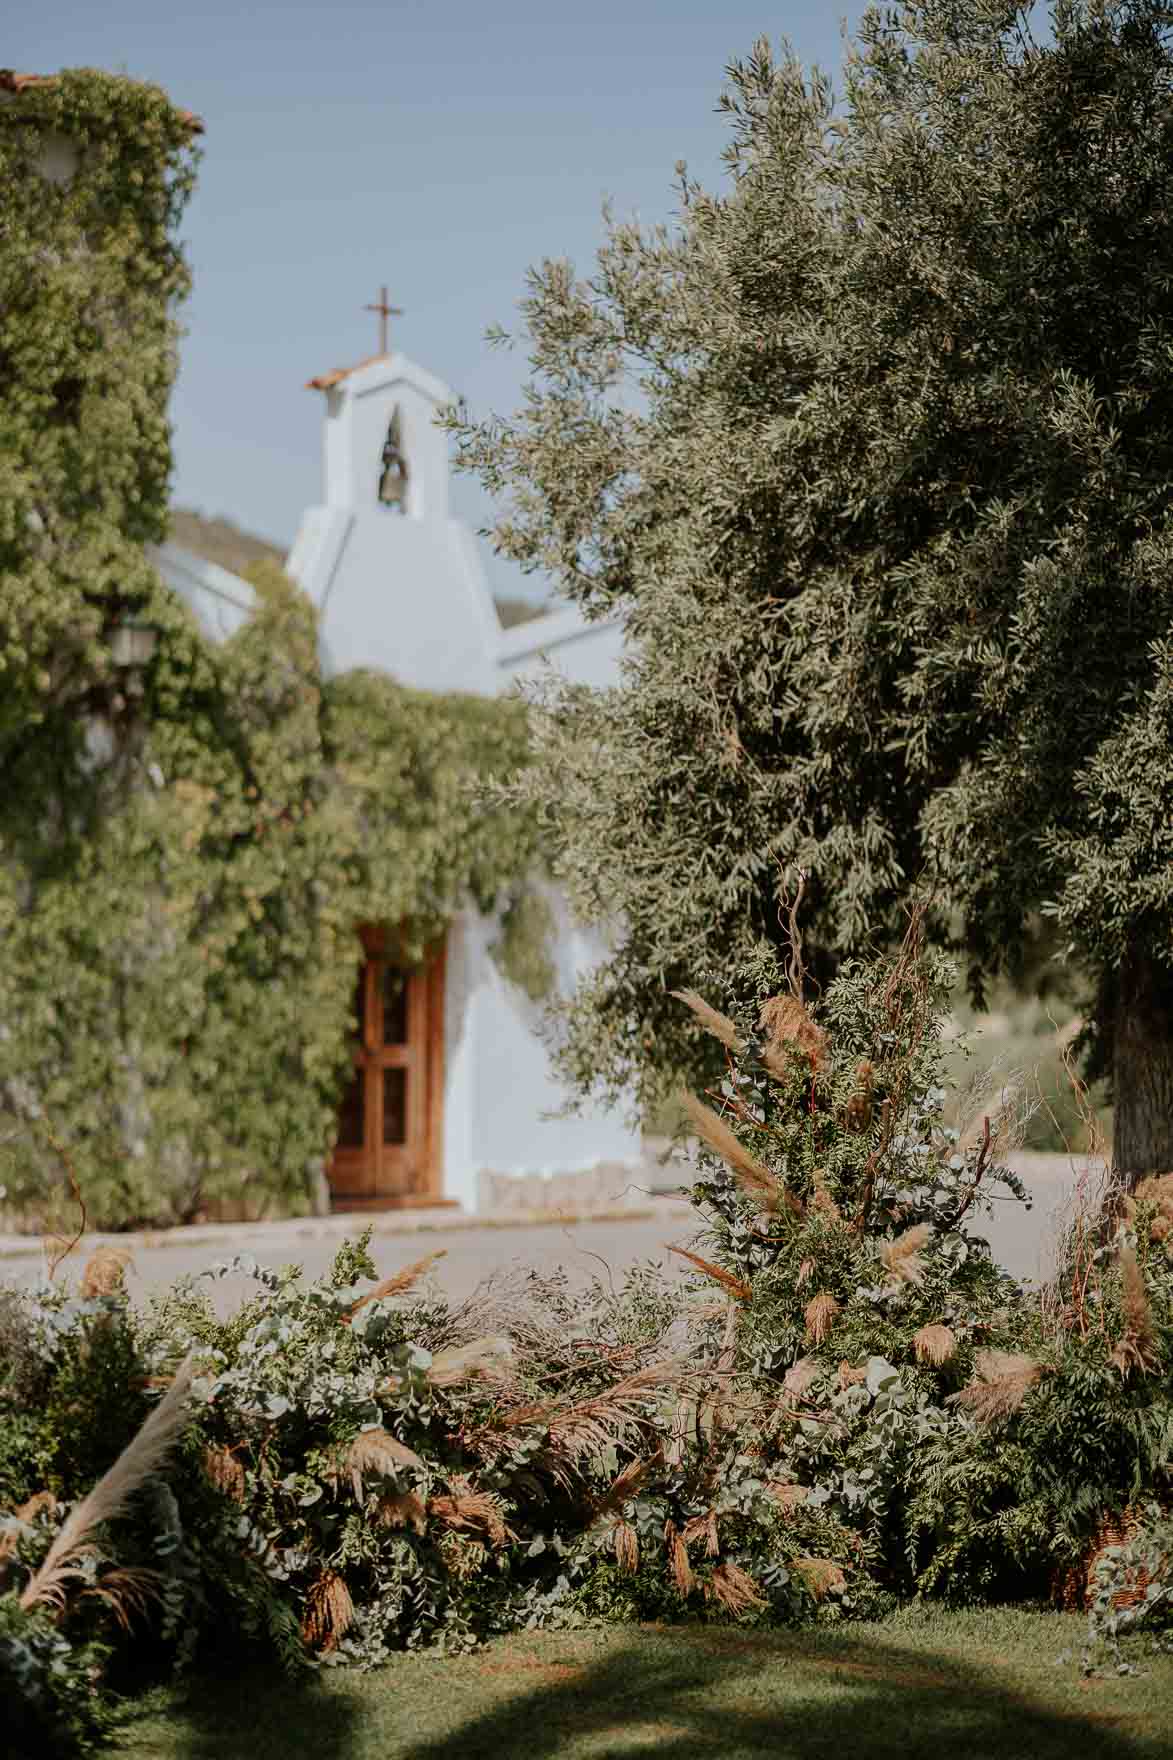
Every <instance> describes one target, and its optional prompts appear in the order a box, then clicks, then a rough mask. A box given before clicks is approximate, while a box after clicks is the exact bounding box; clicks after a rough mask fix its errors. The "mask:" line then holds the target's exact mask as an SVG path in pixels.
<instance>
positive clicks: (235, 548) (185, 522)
mask: <svg viewBox="0 0 1173 1760" xmlns="http://www.w3.org/2000/svg"><path fill="white" fill-rule="evenodd" d="M168 536H169V537H170V538H171V540H172V542H173V543H176V544H178V545H180V546H181V548H182V549H184V550H190V551H191V553H192V555H193V556H202V557H203V559H204V561H205V562H214V563H216V564H217V565H218V567H220V568H226V569H227V570H228V572H229V573H230V574H243V572H244V570H245V569H246V568H247V567H248V565H249V563H250V562H276V563H279V564H282V565H283V564H284V562H285V557H286V552H285V551H284V550H282V548H281V546H280V545H279V544H270V543H269V542H268V541H267V540H266V539H264V538H258V537H255V536H254V535H253V533H252V532H242V531H241V529H240V527H239V526H236V525H233V523H232V521H231V520H230V519H208V518H206V516H205V515H204V514H202V513H193V512H192V510H191V509H190V508H187V507H173V508H172V509H171V530H170V532H169V534H168Z"/></svg>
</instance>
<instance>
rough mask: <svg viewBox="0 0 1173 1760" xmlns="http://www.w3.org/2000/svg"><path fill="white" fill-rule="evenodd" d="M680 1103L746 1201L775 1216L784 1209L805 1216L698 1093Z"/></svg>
mask: <svg viewBox="0 0 1173 1760" xmlns="http://www.w3.org/2000/svg"><path fill="white" fill-rule="evenodd" d="M680 1100H681V1104H682V1105H683V1107H684V1110H685V1111H686V1112H687V1113H688V1115H689V1117H690V1118H691V1119H692V1122H693V1124H694V1125H695V1126H696V1129H697V1134H698V1135H699V1136H700V1137H701V1138H702V1140H703V1141H704V1142H706V1143H707V1144H708V1146H709V1148H710V1149H712V1150H713V1151H714V1153H715V1154H717V1155H719V1156H720V1157H721V1159H722V1161H723V1162H724V1163H725V1165H726V1167H728V1169H729V1171H730V1173H731V1174H732V1175H733V1177H734V1179H735V1180H736V1181H737V1183H738V1185H739V1186H740V1187H741V1189H742V1191H743V1192H744V1193H745V1195H746V1197H747V1198H751V1199H752V1200H753V1202H754V1203H755V1204H760V1205H761V1207H762V1209H763V1210H769V1211H771V1212H773V1213H775V1214H776V1213H777V1212H779V1211H782V1210H789V1211H790V1212H791V1214H792V1215H794V1216H801V1215H803V1214H804V1212H803V1207H802V1205H801V1204H800V1203H799V1201H798V1199H797V1198H796V1197H795V1196H794V1194H793V1192H788V1191H787V1190H786V1189H785V1187H784V1186H783V1185H781V1183H780V1182H779V1181H778V1180H776V1179H775V1178H774V1175H773V1174H772V1173H771V1172H770V1170H769V1168H767V1167H763V1166H762V1164H761V1162H760V1161H759V1160H758V1159H757V1158H756V1156H754V1155H751V1154H750V1152H749V1150H748V1149H747V1148H746V1147H745V1146H744V1144H742V1143H740V1142H738V1140H737V1138H736V1137H735V1136H734V1134H733V1132H732V1131H731V1130H730V1128H729V1126H728V1125H727V1124H726V1123H725V1120H724V1119H723V1118H718V1116H717V1114H716V1113H715V1112H714V1111H713V1110H712V1108H711V1107H708V1106H706V1105H705V1103H704V1101H703V1100H698V1099H697V1098H696V1096H695V1094H688V1093H682V1094H681V1096H680Z"/></svg>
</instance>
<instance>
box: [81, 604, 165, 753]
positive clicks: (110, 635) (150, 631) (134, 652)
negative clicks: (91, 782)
mask: <svg viewBox="0 0 1173 1760" xmlns="http://www.w3.org/2000/svg"><path fill="white" fill-rule="evenodd" d="M105 640H106V650H107V652H108V654H109V656H110V660H111V662H112V665H113V668H114V677H113V679H111V680H110V681H108V682H107V683H106V684H105V685H100V686H97V687H96V688H95V689H94V690H93V691H91V692H90V694H89V702H88V711H87V714H86V717H85V743H86V766H87V768H89V769H98V770H102V769H105V768H106V766H107V765H109V764H111V763H113V762H114V761H115V760H116V759H118V758H119V757H120V756H121V758H122V759H123V760H124V761H125V760H126V759H127V758H129V757H130V756H131V755H132V753H133V751H134V750H135V749H136V748H137V746H138V743H139V741H138V738H137V737H136V720H137V716H136V710H137V709H138V707H139V705H140V704H141V702H142V698H143V689H144V681H143V673H144V671H145V669H146V668H147V667H148V666H149V665H150V663H151V661H152V660H153V659H154V657H155V650H156V649H157V647H158V645H159V631H158V630H157V629H156V627H155V625H154V624H153V623H146V622H144V621H143V620H142V619H141V618H136V617H133V616H129V615H126V616H116V617H115V619H114V620H113V621H112V622H110V623H108V624H107V626H106V630H105Z"/></svg>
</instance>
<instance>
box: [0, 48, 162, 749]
mask: <svg viewBox="0 0 1173 1760" xmlns="http://www.w3.org/2000/svg"><path fill="white" fill-rule="evenodd" d="M189 123H190V119H189V118H185V117H184V115H183V114H182V113H181V112H179V111H177V110H176V109H175V108H174V106H173V105H172V104H171V102H170V101H169V100H168V98H167V97H166V95H165V94H164V93H163V92H162V91H160V90H159V89H158V87H156V86H151V85H143V84H140V83H138V82H136V81H132V80H128V79H123V78H118V77H116V76H114V75H112V74H107V73H100V72H96V71H94V70H92V69H70V70H67V71H65V72H63V73H61V74H59V75H58V76H56V77H55V78H54V79H53V80H51V81H49V82H47V83H42V84H38V85H33V86H30V87H27V88H26V89H25V90H23V91H22V92H19V93H17V94H14V95H12V96H11V97H10V98H7V99H6V101H5V104H4V106H3V108H2V109H0V185H2V186H3V189H4V223H3V240H4V249H3V252H2V253H0V256H2V261H0V311H3V313H4V318H3V326H2V328H0V404H2V407H3V416H2V418H0V507H3V510H4V512H3V517H2V519H0V665H2V667H3V675H4V692H3V707H2V709H0V741H3V742H4V744H5V745H6V746H7V745H8V744H9V742H10V741H12V740H13V739H19V738H20V737H21V735H22V732H23V731H24V730H27V729H28V728H29V727H30V725H31V726H34V727H35V726H36V725H37V724H38V723H43V721H44V720H45V719H46V718H48V719H50V720H51V719H53V718H54V717H55V716H58V715H64V716H65V717H66V718H68V715H69V712H70V709H71V706H72V705H73V704H74V703H75V702H76V699H77V698H78V696H80V695H84V693H85V692H86V690H87V689H89V688H91V687H92V686H93V685H95V684H102V683H106V682H108V681H109V679H110V662H109V654H108V652H107V650H106V648H105V646H104V644H103V642H102V640H101V637H102V633H103V630H104V629H105V628H106V627H108V625H109V623H110V621H111V619H112V618H115V617H116V616H117V615H119V614H120V613H123V612H126V611H134V612H136V613H139V614H144V615H147V616H151V617H153V616H154V614H155V612H156V610H157V608H158V604H159V600H160V597H161V595H160V590H159V587H158V584H157V582H156V579H155V576H154V573H153V570H152V569H151V568H150V567H149V565H148V564H147V562H146V560H145V558H144V555H143V551H142V545H143V543H144V541H147V540H152V539H159V538H161V537H162V536H163V533H164V530H165V508H166V496H167V481H168V476H169V473H170V469H171V443H170V434H169V431H168V426H167V417H166V408H167V398H168V395H169V392H170V389H171V383H172V380H173V378H174V375H175V368H176V361H177V354H176V342H177V337H178V325H177V320H176V316H175V307H176V305H177V303H178V302H179V301H180V300H181V299H183V298H184V297H185V295H186V293H187V290H188V284H189V275H188V270H187V265H186V264H185V262H184V260H183V256H182V253H181V250H180V248H179V245H178V242H177V240H176V228H177V225H178V222H179V219H180V216H181V215H182V212H183V209H184V207H185V205H186V202H187V199H188V197H189V195H190V193H191V190H192V187H193V184H194V177H195V157H196V154H195V150H194V147H193V141H192V130H191V127H190V126H189ZM46 156H48V159H49V161H50V163H51V162H52V161H56V163H57V165H58V166H59V167H60V169H61V172H62V173H63V174H62V175H58V176H53V175H47V174H46V170H45V165H46ZM7 762H8V759H7V756H6V766H5V767H6V768H7Z"/></svg>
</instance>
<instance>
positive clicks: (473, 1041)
mask: <svg viewBox="0 0 1173 1760" xmlns="http://www.w3.org/2000/svg"><path fill="white" fill-rule="evenodd" d="M311 386H312V387H313V388H314V389H317V390H319V391H321V392H322V393H323V396H324V399H325V411H324V417H325V419H324V424H323V426H324V466H325V470H324V477H325V481H324V488H323V496H322V501H321V503H320V504H319V505H317V506H315V507H310V508H308V509H307V510H306V512H305V514H304V515H303V517H302V521H301V526H300V529H299V531H298V534H297V539H296V542H295V544H294V546H293V549H292V551H291V552H290V556H289V561H288V564H287V567H288V571H289V573H290V575H291V576H292V577H293V578H294V579H295V580H296V581H297V582H298V584H299V585H300V586H301V587H302V588H303V590H304V591H305V592H306V593H308V595H309V596H310V598H311V599H312V600H313V601H314V603H315V604H316V605H317V606H318V607H319V612H320V626H319V627H320V638H319V639H320V645H321V659H322V667H323V671H324V672H325V674H326V675H327V676H333V675H336V674H337V673H339V672H345V671H348V670H350V669H351V668H354V667H366V668H377V669H379V670H381V671H384V672H386V673H387V674H389V675H390V676H391V677H393V678H394V679H396V680H397V681H398V682H399V683H401V684H404V685H409V686H412V687H414V688H416V689H421V690H430V691H468V692H471V693H474V694H476V695H484V696H488V695H496V694H498V693H499V692H501V691H504V690H506V689H508V688H509V687H510V685H511V684H512V683H513V681H514V680H515V679H519V678H526V677H531V676H533V675H534V674H535V673H536V672H537V671H538V670H539V669H540V668H541V667H542V666H544V665H545V664H546V663H547V662H548V663H551V664H553V665H554V666H555V667H557V669H558V670H559V671H560V672H562V673H563V674H564V675H565V676H567V677H569V678H571V679H573V680H575V681H577V682H581V683H584V684H590V685H595V686H600V685H607V684H611V683H615V682H617V681H618V673H619V660H620V655H621V652H622V644H623V636H622V628H621V626H620V624H619V622H618V621H617V620H611V621H608V622H605V623H595V624H588V623H587V622H586V621H585V620H584V619H583V618H582V616H581V615H580V613H579V612H578V611H577V609H575V608H574V607H565V608H562V609H560V610H558V611H555V612H553V613H550V614H548V615H545V616H543V617H541V618H536V619H534V620H533V621H532V622H530V623H527V624H523V625H521V626H520V627H518V628H515V629H512V630H508V631H503V630H502V629H501V627H500V624H499V622H498V619H497V614H496V609H495V607H494V604H493V599H492V595H491V594H490V592H489V588H488V584H487V582H486V580H485V577H484V572H483V570H482V568H481V563H480V558H479V555H478V551H477V547H476V542H475V540H474V537H473V534H472V533H471V532H470V531H469V530H468V528H467V527H465V526H464V525H462V524H461V523H460V522H459V521H457V520H455V519H453V518H452V517H451V516H450V514H449V511H448V449H447V442H446V437H445V435H444V434H443V432H442V431H441V430H440V429H439V428H438V427H437V426H436V425H435V419H434V418H435V414H436V411H437V409H438V408H439V407H440V406H442V405H443V404H446V403H449V402H451V401H452V394H451V392H449V391H448V390H447V388H446V387H445V386H444V385H442V384H440V382H439V381H438V380H436V379H433V378H432V377H431V375H429V374H427V373H425V372H423V371H422V370H421V369H420V368H418V367H416V366H414V365H413V364H412V363H411V362H410V361H408V360H405V359H404V358H403V356H401V355H398V354H395V355H390V356H386V357H380V358H378V359H376V360H373V361H368V362H365V363H363V364H362V365H361V366H359V367H356V368H354V369H352V370H350V371H345V372H338V373H330V374H325V375H323V377H322V378H321V379H317V380H313V381H311ZM393 424H394V426H393ZM389 435H392V436H393V439H394V443H395V450H394V455H393V456H394V468H393V471H392V475H393V477H394V479H395V485H396V486H395V493H396V495H397V497H398V502H399V505H396V506H388V505H383V504H382V503H381V501H380V479H381V477H382V476H383V474H384V471H385V468H386V464H387V458H388V453H387V451H386V447H387V443H388V437H389ZM156 561H157V562H158V565H159V567H160V569H161V570H162V573H163V575H164V577H165V578H166V579H167V581H168V582H169V584H170V585H171V586H172V587H173V588H174V589H175V590H176V591H177V592H178V593H179V594H180V595H181V596H182V597H183V598H184V599H185V600H186V601H187V603H188V604H189V605H190V606H191V607H192V608H193V610H194V611H195V612H196V614H197V616H198V617H199V619H200V622H201V625H202V626H203V628H204V629H205V631H206V632H207V633H208V635H209V636H211V637H212V638H214V639H216V638H223V637H225V636H227V635H229V634H231V633H232V631H233V630H234V629H235V628H237V627H239V624H240V623H241V622H242V621H243V619H244V618H245V617H246V616H247V611H248V606H249V604H250V601H251V593H250V590H249V588H248V587H247V585H246V584H245V583H244V582H242V581H240V580H238V579H237V578H236V577H235V576H234V575H231V574H227V573H226V572H225V571H224V570H223V569H220V568H216V567H215V566H214V565H213V564H210V563H205V562H201V561H199V560H198V559H197V558H194V557H191V556H189V555H187V554H186V553H185V552H183V551H182V550H180V549H178V547H177V546H175V545H171V544H168V545H165V546H163V547H162V548H161V549H160V550H159V551H157V552H156ZM551 903H552V904H553V906H554V910H555V915H556V918H557V920H558V922H559V925H560V930H561V934H560V939H559V942H558V946H557V949H556V965H557V969H558V976H559V983H560V986H561V988H562V989H563V990H564V991H566V990H569V989H570V988H571V987H572V986H573V984H574V982H575V980H576V978H577V977H578V975H579V974H580V973H581V972H583V971H584V970H586V969H589V967H590V966H591V965H592V964H593V963H595V962H597V960H598V959H599V957H600V955H601V951H602V949H601V945H600V943H599V942H598V940H597V939H596V938H595V937H594V936H593V935H592V934H590V933H588V932H584V931H582V930H580V929H579V928H577V927H576V926H575V925H574V924H573V923H572V922H571V921H570V918H569V914H568V912H567V910H566V906H565V903H564V901H562V899H561V898H559V897H556V896H553V895H551ZM497 931H498V925H497V923H496V922H494V921H492V920H487V919H485V918H483V917H481V916H480V914H479V913H478V912H477V911H476V910H475V909H469V910H466V911H463V912H461V913H460V914H459V915H458V917H457V919H456V920H455V922H454V923H453V925H452V928H451V931H450V933H449V938H448V952H447V961H446V969H445V987H446V988H445V1004H444V1038H445V1046H444V1120H443V1193H442V1195H443V1196H444V1197H445V1198H447V1199H452V1200H455V1201H457V1202H458V1203H460V1204H462V1205H463V1206H464V1207H465V1208H467V1209H470V1210H471V1209H475V1208H477V1207H478V1205H479V1202H480V1193H481V1192H482V1191H483V1190H484V1189H486V1188H487V1186H488V1185H489V1184H492V1183H493V1182H492V1181H489V1180H487V1179H486V1177H485V1176H487V1175H497V1176H501V1175H512V1176H515V1177H516V1176H523V1175H529V1176H533V1175H541V1176H549V1175H553V1174H559V1175H561V1174H576V1173H581V1172H586V1171H587V1170H589V1169H592V1168H597V1167H599V1166H600V1164H604V1163H608V1164H613V1165H614V1164H617V1165H616V1172H617V1173H621V1172H622V1169H623V1168H631V1169H634V1168H635V1167H636V1166H637V1165H639V1164H640V1162H641V1159H642V1157H641V1145H640V1140H639V1138H638V1136H636V1135H635V1134H633V1133H632V1132H630V1131H628V1130H626V1129H625V1128H624V1126H623V1124H622V1123H621V1121H620V1119H619V1118H618V1116H616V1115H613V1114H610V1113H605V1112H602V1111H600V1110H594V1111H591V1112H588V1113H585V1114H583V1115H581V1116H574V1117H570V1118H565V1119H551V1118H548V1117H543V1116H542V1115H543V1114H545V1113H549V1112H551V1111H554V1110H556V1109H557V1108H558V1107H559V1106H560V1105H561V1104H562V1102H563V1100H564V1098H565V1095H564V1093H563V1091H562V1090H561V1089H560V1088H559V1086H558V1084H557V1083H556V1082H555V1081H554V1078H553V1076H552V1074H551V1071H550V1068H549V1062H548V1059H547V1056H546V1053H545V1050H544V1048H543V1046H542V1045H541V1043H540V1041H539V1039H538V1037H537V1035H536V1032H535V1027H536V1024H537V1019H538V1013H539V1011H538V1010H537V1009H535V1008H534V1006H533V1005H532V1004H531V1003H530V1002H529V1001H528V999H527V998H526V997H525V996H524V995H523V994H522V992H520V991H519V990H518V989H517V988H516V987H515V986H513V985H512V984H510V983H508V982H507V980H506V979H505V978H504V977H503V976H502V975H501V973H500V972H499V971H498V970H497V968H496V966H495V965H494V963H493V961H492V960H491V958H490V957H489V952H488V949H489V946H490V945H491V943H492V942H493V940H494V938H495V936H496V934H497ZM496 1184H497V1185H498V1186H499V1184H500V1181H499V1180H498V1181H497V1182H496ZM531 1184H532V1178H531Z"/></svg>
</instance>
